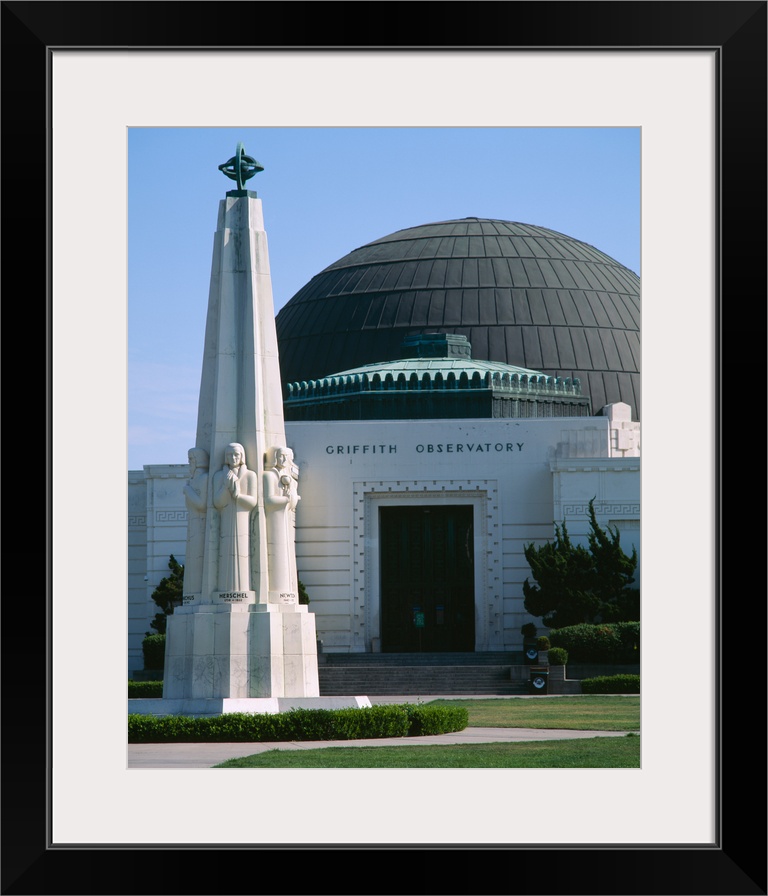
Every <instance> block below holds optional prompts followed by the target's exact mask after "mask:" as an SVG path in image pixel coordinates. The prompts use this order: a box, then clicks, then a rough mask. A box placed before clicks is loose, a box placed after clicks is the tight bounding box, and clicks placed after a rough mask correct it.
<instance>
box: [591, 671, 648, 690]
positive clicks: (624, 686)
mask: <svg viewBox="0 0 768 896" xmlns="http://www.w3.org/2000/svg"><path fill="white" fill-rule="evenodd" d="M581 692H582V694H639V693H640V676H639V675H599V676H598V677H597V678H584V679H583V680H582V682H581Z"/></svg>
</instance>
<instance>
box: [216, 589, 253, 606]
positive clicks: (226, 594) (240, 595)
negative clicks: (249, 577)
mask: <svg viewBox="0 0 768 896" xmlns="http://www.w3.org/2000/svg"><path fill="white" fill-rule="evenodd" d="M247 599H248V592H247V591H222V592H221V594H219V600H225V601H228V602H229V603H232V602H235V601H240V600H247Z"/></svg>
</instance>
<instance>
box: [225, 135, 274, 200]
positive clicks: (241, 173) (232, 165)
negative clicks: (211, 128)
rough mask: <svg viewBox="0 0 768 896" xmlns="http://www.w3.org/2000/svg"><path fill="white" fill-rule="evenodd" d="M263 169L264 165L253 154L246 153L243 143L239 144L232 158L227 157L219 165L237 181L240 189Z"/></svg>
mask: <svg viewBox="0 0 768 896" xmlns="http://www.w3.org/2000/svg"><path fill="white" fill-rule="evenodd" d="M263 170H264V166H263V165H260V164H259V163H258V162H257V161H256V159H254V158H253V156H247V155H246V154H245V147H244V146H243V144H242V143H238V144H237V150H236V151H235V154H234V155H233V156H232V158H231V159H227V161H226V162H224V163H223V164H222V165H219V171H221V172H222V173H223V174H226V176H227V177H229V178H231V179H232V180H236V181H237V189H238V190H242V189H243V188H244V184H245V182H246V181H247V180H249V179H250V178H252V177H253V175H254V174H258V173H259V171H263Z"/></svg>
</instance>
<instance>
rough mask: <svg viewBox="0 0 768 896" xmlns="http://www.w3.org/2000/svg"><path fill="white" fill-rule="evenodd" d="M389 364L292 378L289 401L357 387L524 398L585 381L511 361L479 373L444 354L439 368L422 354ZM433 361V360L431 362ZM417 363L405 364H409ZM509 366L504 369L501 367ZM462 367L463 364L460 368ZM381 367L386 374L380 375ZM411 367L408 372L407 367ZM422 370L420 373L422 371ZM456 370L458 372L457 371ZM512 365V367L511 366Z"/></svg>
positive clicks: (574, 391) (554, 393)
mask: <svg viewBox="0 0 768 896" xmlns="http://www.w3.org/2000/svg"><path fill="white" fill-rule="evenodd" d="M390 363H391V365H392V369H388V368H389V366H390V365H389V364H386V365H385V364H382V365H371V370H372V371H375V372H371V373H370V374H369V373H368V372H365V370H364V369H361V370H360V371H347V372H345V373H341V374H337V375H335V376H330V377H324V378H323V379H319V380H310V381H309V382H301V383H288V384H287V386H286V401H287V402H294V401H306V400H315V399H318V398H325V397H331V396H340V395H349V394H350V393H355V392H387V391H395V392H424V391H432V390H440V391H446V392H448V391H451V390H456V391H466V390H481V391H492V392H494V393H505V394H510V395H511V394H515V395H519V396H521V397H523V396H524V397H526V398H540V399H545V400H546V399H551V398H563V397H566V396H569V397H572V398H581V397H582V393H581V383H580V382H579V380H578V379H573V380H571V379H568V378H566V379H562V378H561V377H552V376H546V375H545V374H543V373H536V372H534V371H521V369H520V368H514V367H510V366H508V365H498V364H496V365H494V364H487V366H488V367H489V368H492V369H487V370H485V372H484V373H481V372H480V370H479V369H478V367H480V366H481V365H483V362H482V361H481V362H473V363H471V364H467V363H466V362H461V361H458V362H455V363H456V364H457V366H456V367H451V368H450V369H448V368H447V367H446V366H445V365H446V363H448V364H450V362H446V359H444V358H443V359H440V360H439V361H437V362H436V363H437V364H438V365H439V366H438V367H437V369H429V370H424V366H425V364H424V360H423V359H419V360H418V361H416V360H414V361H410V362H409V361H399V362H398V361H393V362H390ZM428 363H430V362H428ZM409 364H410V365H413V366H407V365H409ZM501 366H504V367H507V372H504V373H502V372H501V371H500V370H499V369H498V368H499V367H501ZM462 368H463V369H462ZM382 370H384V371H385V372H384V374H383V375H382ZM408 370H410V375H407V373H406V371H408ZM419 371H421V375H419ZM457 371H458V375H457ZM509 371H514V372H509Z"/></svg>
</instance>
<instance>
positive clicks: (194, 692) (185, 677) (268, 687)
mask: <svg viewBox="0 0 768 896" xmlns="http://www.w3.org/2000/svg"><path fill="white" fill-rule="evenodd" d="M233 593H234V592H233ZM244 593H245V592H244ZM319 696H320V686H319V681H318V673H317V635H316V630H315V615H314V613H310V612H309V611H308V610H307V607H306V605H302V604H298V603H295V604H292V603H286V604H255V603H241V602H234V601H233V602H232V603H214V604H206V605H197V606H196V605H192V606H182V607H178V608H177V609H176V611H175V612H174V614H173V615H172V616H169V617H168V628H167V632H166V642H165V674H164V676H163V699H165V700H190V699H191V700H200V699H213V700H226V699H238V700H242V699H264V698H269V699H273V698H279V699H282V698H291V699H295V698H318V697H319ZM267 711H269V710H267Z"/></svg>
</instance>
